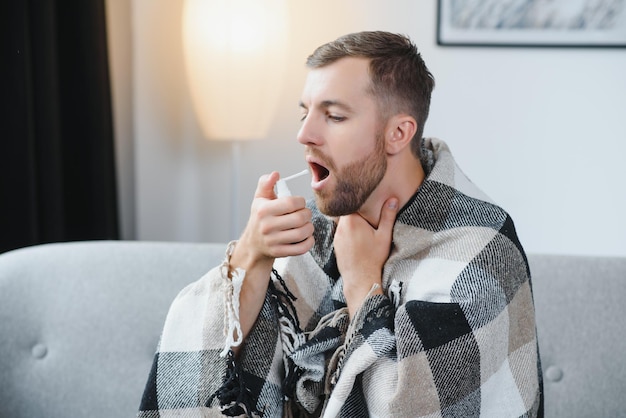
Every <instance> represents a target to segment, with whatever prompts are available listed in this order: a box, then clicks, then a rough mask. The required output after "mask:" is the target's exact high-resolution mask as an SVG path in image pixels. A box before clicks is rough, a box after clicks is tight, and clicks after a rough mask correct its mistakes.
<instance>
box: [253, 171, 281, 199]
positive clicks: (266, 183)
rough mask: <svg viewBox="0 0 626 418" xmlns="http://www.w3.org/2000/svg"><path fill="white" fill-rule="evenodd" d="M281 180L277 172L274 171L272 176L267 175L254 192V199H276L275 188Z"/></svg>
mask: <svg viewBox="0 0 626 418" xmlns="http://www.w3.org/2000/svg"><path fill="white" fill-rule="evenodd" d="M279 178H280V175H279V174H278V172H277V171H273V172H272V173H270V174H265V175H263V176H261V178H259V182H258V184H257V187H256V191H255V192H254V197H255V198H256V197H262V198H265V199H275V198H276V195H275V194H274V186H275V185H276V182H277V181H278V179H279Z"/></svg>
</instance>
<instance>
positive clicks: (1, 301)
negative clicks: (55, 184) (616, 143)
mask: <svg viewBox="0 0 626 418" xmlns="http://www.w3.org/2000/svg"><path fill="white" fill-rule="evenodd" d="M224 249H225V245H223V244H186V243H150V242H118V241H115V242H114V241H100V242H80V243H65V244H48V245H41V246H35V247H30V248H24V249H21V250H16V251H12V252H10V253H5V254H2V255H0V418H4V417H11V418H44V417H45V418H83V417H90V418H105V417H106V418H111V417H115V418H117V417H132V416H134V415H135V413H136V410H137V408H138V406H139V401H140V398H141V395H142V392H143V388H144V384H145V382H146V379H147V377H148V373H149V370H150V367H151V363H152V358H153V355H154V351H155V349H156V346H157V342H158V338H159V334H160V332H161V328H162V326H163V322H164V319H165V315H166V313H167V310H168V307H169V305H170V303H171V301H172V299H173V298H174V297H175V295H176V294H177V293H178V292H179V291H180V290H181V289H182V288H183V287H184V286H185V285H186V284H188V283H190V282H192V281H194V280H196V279H198V278H199V277H200V276H201V275H203V274H204V273H205V272H207V271H208V270H209V269H210V268H212V267H214V266H216V265H218V264H219V263H220V262H221V261H222V259H223V257H224ZM529 260H530V265H531V271H532V275H533V293H534V298H535V306H536V312H537V329H538V335H539V346H540V352H541V358H542V364H543V370H544V391H545V411H546V414H545V416H546V417H568V418H569V417H613V416H620V415H621V414H623V413H622V409H623V405H622V402H621V400H622V394H623V393H626V355H625V353H626V340H625V339H624V335H623V334H624V331H625V329H626V327H625V326H624V323H623V317H624V313H625V309H624V304H623V300H624V298H625V297H626V258H624V259H622V258H599V257H566V256H549V255H531V256H530V258H529Z"/></svg>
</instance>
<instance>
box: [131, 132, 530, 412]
mask: <svg viewBox="0 0 626 418" xmlns="http://www.w3.org/2000/svg"><path fill="white" fill-rule="evenodd" d="M423 142H424V143H423V155H422V159H423V165H424V167H425V169H426V173H427V177H426V179H425V181H424V183H423V184H422V186H421V187H420V189H419V190H418V191H417V193H416V194H415V196H414V197H413V198H412V200H411V201H410V202H409V203H408V204H407V205H406V206H405V207H404V208H402V209H401V211H400V212H399V214H398V217H397V220H396V224H395V226H394V230H393V249H392V251H391V254H390V257H389V259H388V261H387V263H386V264H385V267H384V271H383V290H384V291H385V292H384V293H385V295H371V296H369V297H368V298H367V299H366V300H365V302H364V304H363V306H362V307H361V308H360V310H359V311H358V312H357V313H356V314H355V316H354V318H352V320H350V318H349V317H348V313H347V308H346V304H345V299H344V297H343V293H342V279H341V276H340V274H339V271H338V269H337V264H336V261H335V257H334V252H333V233H334V228H335V225H334V224H333V223H332V222H331V221H330V220H329V219H327V218H326V217H324V216H323V215H322V214H321V213H319V212H318V211H317V210H316V209H315V207H314V205H313V206H312V209H313V211H314V218H313V222H314V225H315V240H316V244H315V247H314V248H313V249H312V250H311V251H310V252H309V253H308V254H305V255H303V256H300V257H289V258H284V259H279V260H276V263H275V271H274V272H273V277H272V281H271V284H270V288H269V290H268V293H267V296H266V301H265V304H264V306H263V308H262V311H261V313H260V315H259V318H258V321H257V323H256V324H255V327H254V328H253V330H252V331H251V333H250V334H249V335H248V337H247V338H246V340H245V342H244V345H243V346H242V349H241V351H240V354H239V356H238V358H237V359H235V358H233V356H232V355H227V356H225V357H223V356H220V353H221V352H222V350H223V348H224V341H225V337H224V333H223V329H224V314H223V312H224V309H225V306H224V303H225V302H224V300H225V298H224V294H225V292H226V293H228V292H232V285H231V287H230V288H225V287H224V286H228V284H226V283H225V280H224V278H223V277H222V274H220V270H219V268H217V267H216V268H215V269H213V270H211V271H210V272H208V273H207V274H206V275H205V276H204V277H202V278H201V279H200V280H198V281H197V282H195V283H193V284H191V285H190V286H188V287H187V288H185V289H184V290H183V291H182V292H181V293H180V294H179V295H178V297H177V298H176V299H175V300H174V302H173V304H172V306H171V308H170V311H169V313H168V316H167V319H166V322H165V326H164V329H163V333H162V336H161V340H160V343H159V348H158V352H157V353H156V355H155V359H154V363H153V368H152V371H151V373H150V376H149V379H148V383H147V385H146V389H145V393H144V396H143V399H142V403H141V406H140V412H139V415H138V416H139V417H143V418H148V417H173V416H180V417H211V416H221V414H222V413H223V414H226V415H231V416H237V415H249V416H263V417H279V416H324V417H365V416H378V417H418V416H419V417H469V416H486V417H518V416H524V417H531V416H532V417H534V416H538V415H542V391H541V386H542V385H541V367H540V361H539V355H538V350H537V337H536V332H535V318H534V307H533V299H532V289H531V282H530V272H529V268H528V264H527V260H526V256H525V254H524V251H523V249H522V246H521V245H520V243H519V241H518V239H517V236H516V233H515V229H514V225H513V222H512V220H511V218H510V217H509V215H508V214H507V213H506V212H505V211H503V210H502V209H501V208H500V207H498V206H496V205H495V204H493V203H492V202H490V200H489V198H487V197H486V196H485V195H484V194H483V193H482V192H481V191H480V190H478V189H477V188H476V187H475V186H474V185H473V184H472V183H471V182H470V181H469V180H468V179H467V177H466V176H465V175H464V174H463V173H462V172H461V171H460V169H459V168H458V167H457V165H456V163H455V162H454V159H453V157H452V155H451V153H450V151H449V149H448V147H447V145H446V144H445V143H444V142H442V141H439V140H436V139H425V140H424V141H423ZM225 289H226V290H225ZM230 296H231V297H232V294H231V295H230ZM226 299H227V300H228V298H226ZM231 354H232V352H231Z"/></svg>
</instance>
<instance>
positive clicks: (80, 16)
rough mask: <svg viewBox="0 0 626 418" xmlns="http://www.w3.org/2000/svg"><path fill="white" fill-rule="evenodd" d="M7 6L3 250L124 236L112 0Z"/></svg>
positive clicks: (3, 16) (0, 204) (21, 0)
mask: <svg viewBox="0 0 626 418" xmlns="http://www.w3.org/2000/svg"><path fill="white" fill-rule="evenodd" d="M0 3H1V5H0V25H1V26H2V29H0V31H1V33H2V37H1V40H0V43H1V45H2V57H1V59H0V61H1V62H0V66H1V68H2V70H1V71H2V74H1V79H0V83H1V90H0V102H1V103H2V105H1V106H2V108H1V109H0V110H1V116H0V117H1V122H2V123H1V124H0V252H3V251H7V250H10V249H14V248H19V247H24V246H28V245H34V244H40V243H48V242H59V241H75V240H90V239H118V238H119V232H118V230H119V228H118V213H117V196H116V186H115V161H114V149H113V128H112V114H111V97H110V88H109V72H108V55H107V40H106V19H105V5H104V0H40V1H35V0H2V1H0Z"/></svg>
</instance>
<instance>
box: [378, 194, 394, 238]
mask: <svg viewBox="0 0 626 418" xmlns="http://www.w3.org/2000/svg"><path fill="white" fill-rule="evenodd" d="M397 213H398V199H397V198H395V197H392V198H389V199H387V201H386V202H385V204H384V205H383V207H382V209H381V211H380V222H379V223H378V231H381V230H382V231H386V232H389V233H391V230H392V229H393V224H394V223H395V222H396V214H397Z"/></svg>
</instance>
